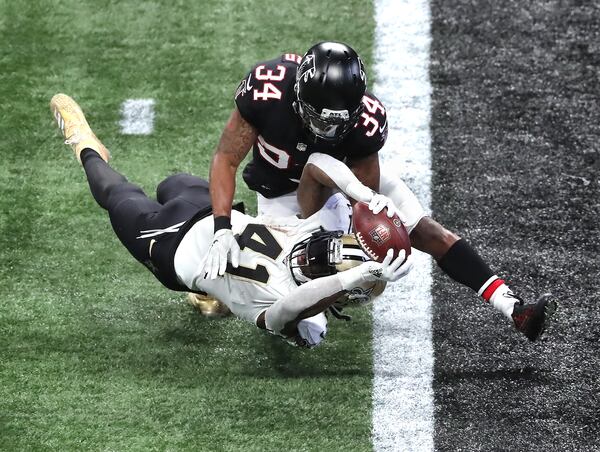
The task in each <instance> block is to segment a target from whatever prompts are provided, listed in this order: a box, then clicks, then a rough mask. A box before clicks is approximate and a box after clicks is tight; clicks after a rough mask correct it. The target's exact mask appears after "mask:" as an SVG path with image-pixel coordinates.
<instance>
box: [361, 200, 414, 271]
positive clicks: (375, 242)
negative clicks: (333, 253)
mask: <svg viewBox="0 0 600 452" xmlns="http://www.w3.org/2000/svg"><path fill="white" fill-rule="evenodd" d="M352 228H353V231H354V234H356V239H357V240H358V244H359V245H360V247H361V248H362V249H363V251H364V252H365V253H366V254H367V255H368V256H369V257H371V259H373V260H375V261H377V262H383V259H384V258H385V255H386V254H387V252H388V250H389V249H390V248H392V249H393V250H394V257H396V256H397V255H398V253H399V252H400V250H405V251H406V256H407V257H408V255H409V254H410V249H411V247H410V238H409V237H408V231H407V230H406V228H405V227H404V225H403V224H402V221H401V220H400V218H399V217H398V216H397V215H394V216H393V217H392V218H389V217H388V216H387V209H383V211H381V212H379V213H378V214H377V215H375V214H374V213H373V212H371V211H370V210H369V205H368V204H367V203H364V202H357V203H356V204H354V207H353V208H352Z"/></svg>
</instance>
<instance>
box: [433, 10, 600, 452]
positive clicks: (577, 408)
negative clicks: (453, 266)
mask: <svg viewBox="0 0 600 452" xmlns="http://www.w3.org/2000/svg"><path fill="white" fill-rule="evenodd" d="M431 7H432V34H433V42H432V49H431V81H432V85H433V90H434V91H433V103H432V110H433V111H432V138H433V144H432V146H433V151H432V152H433V159H434V162H433V168H434V181H433V187H434V193H433V210H434V216H435V217H436V218H437V219H438V220H439V221H440V222H441V223H442V224H444V225H446V226H447V227H448V228H449V229H452V230H454V231H456V232H458V233H459V235H461V236H463V237H465V238H467V239H468V240H469V241H470V242H471V243H472V244H473V245H475V246H476V248H477V249H478V250H479V252H480V254H481V255H482V256H484V258H486V259H487V260H488V261H489V262H490V264H491V266H492V268H493V269H495V270H496V271H497V273H498V274H499V275H500V276H502V277H504V278H505V279H506V280H507V283H508V284H509V285H510V286H511V288H513V290H515V292H517V293H518V294H520V295H521V296H522V297H524V298H526V299H528V300H533V299H534V298H535V296H536V295H537V294H539V293H543V292H547V291H551V292H554V293H555V294H556V295H557V296H558V298H559V300H560V301H561V306H560V308H559V312H558V314H557V315H556V318H555V321H554V322H553V323H552V324H551V325H550V326H549V328H548V331H547V332H546V335H545V337H544V338H543V340H542V341H540V342H539V343H536V344H531V343H529V342H528V341H527V340H526V339H525V337H523V336H522V335H520V334H519V333H517V332H516V331H515V330H514V329H513V328H512V327H511V326H510V325H509V323H508V321H507V320H506V319H505V318H504V317H502V316H501V315H500V314H499V313H497V312H496V311H495V310H494V309H493V308H492V307H491V306H488V305H485V304H484V303H483V302H482V301H481V300H480V299H478V298H477V297H476V296H475V295H474V294H473V293H472V292H471V291H470V290H469V289H466V288H464V287H461V286H458V285H457V284H456V283H453V282H451V281H450V280H449V279H448V278H447V277H446V276H445V275H443V274H442V273H441V271H439V269H438V270H436V275H435V283H434V324H433V326H434V346H435V359H436V363H435V380H434V389H435V394H436V396H435V397H436V400H435V401H436V413H435V414H436V429H435V431H436V437H435V445H436V449H437V450H464V451H472V450H519V451H533V450H582V451H583V450H600V425H599V424H600V375H599V373H600V296H599V290H598V277H599V274H600V257H599V253H600V226H599V224H600V82H599V78H600V4H598V3H596V2H591V1H589V2H588V1H582V0H571V1H537V0H536V1H531V2H521V1H516V0H509V1H500V2H495V1H481V2H465V1H458V0H451V1H446V0H443V1H442V0H435V1H433V2H432V5H431Z"/></svg>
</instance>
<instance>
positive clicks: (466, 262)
mask: <svg viewBox="0 0 600 452" xmlns="http://www.w3.org/2000/svg"><path fill="white" fill-rule="evenodd" d="M379 190H380V192H381V193H382V194H383V195H386V196H388V197H389V198H391V199H392V201H394V204H395V205H396V207H397V208H398V210H399V212H400V216H401V217H402V219H403V220H407V222H408V224H407V229H408V230H409V231H410V239H411V242H412V245H413V247H415V248H417V249H419V250H421V251H424V252H426V253H428V254H430V255H431V256H432V257H433V258H434V259H435V260H436V262H437V263H438V265H439V267H440V268H441V269H442V270H443V271H444V272H445V273H446V274H447V275H448V276H449V277H450V278H452V279H453V280H455V281H457V282H458V283H460V284H463V285H465V286H467V287H470V288H471V289H473V290H474V291H475V292H477V294H478V295H479V296H481V297H482V298H483V299H484V300H485V301H486V302H489V303H490V304H491V305H492V306H493V307H494V308H495V309H497V310H498V311H500V312H501V313H502V314H504V315H505V316H506V317H507V318H508V319H509V320H510V321H511V322H512V323H514V325H515V327H516V328H517V330H519V331H520V332H522V333H523V334H524V335H525V336H526V337H527V338H528V339H529V340H531V341H535V340H536V339H538V337H539V336H540V335H541V334H542V333H543V331H544V328H545V326H546V322H547V321H548V319H549V318H550V317H551V316H552V315H553V314H554V312H555V310H556V308H557V302H556V300H555V299H554V298H553V297H552V296H551V295H550V294H544V295H541V296H540V297H539V298H538V299H537V301H536V302H535V303H527V304H526V303H524V302H523V300H522V299H521V298H519V297H518V296H516V295H515V294H514V293H513V292H512V291H511V290H510V289H509V288H508V286H507V285H506V284H505V282H504V280H502V279H500V278H499V277H498V276H497V275H496V274H494V272H493V271H492V270H491V269H490V267H489V266H488V264H487V263H486V262H485V261H484V260H483V259H482V258H481V257H480V256H479V254H478V253H477V251H475V249H474V248H473V247H472V246H471V245H470V244H469V242H467V241H466V240H465V239H462V238H460V237H459V236H457V235H456V234H454V233H453V232H451V231H449V230H447V229H446V228H444V227H443V226H442V225H440V224H439V223H438V222H436V221H435V220H433V219H432V218H431V217H429V216H425V212H424V210H423V208H422V207H421V204H420V203H419V201H418V200H417V198H416V196H415V195H414V194H413V193H412V191H411V190H410V189H409V188H408V187H407V186H406V185H405V184H404V182H402V181H401V180H400V179H399V178H397V177H393V176H390V175H388V174H386V173H385V172H384V171H382V173H381V179H380V187H379Z"/></svg>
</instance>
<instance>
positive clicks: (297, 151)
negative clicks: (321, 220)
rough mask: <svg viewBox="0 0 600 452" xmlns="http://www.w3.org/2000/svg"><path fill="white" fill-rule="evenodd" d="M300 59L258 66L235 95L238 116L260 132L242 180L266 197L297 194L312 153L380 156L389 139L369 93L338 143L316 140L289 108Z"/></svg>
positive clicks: (293, 57) (379, 109) (342, 156)
mask: <svg viewBox="0 0 600 452" xmlns="http://www.w3.org/2000/svg"><path fill="white" fill-rule="evenodd" d="M300 59H301V57H300V56H299V55H296V54H291V53H288V54H285V55H283V56H282V57H280V58H276V59H274V60H270V61H265V62H261V63H258V64H257V65H256V66H254V68H252V70H251V71H250V72H249V73H248V74H247V75H246V78H244V79H243V80H242V82H241V83H240V85H239V87H238V89H237V91H236V93H235V103H236V105H237V108H238V110H239V111H240V114H241V115H242V117H243V118H244V119H245V120H246V121H248V122H249V123H250V124H252V126H254V127H255V128H256V130H257V131H258V139H257V140H256V143H254V147H253V154H252V160H251V161H250V163H249V164H248V165H247V166H246V168H245V169H244V174H243V176H244V180H245V181H246V184H247V185H248V187H249V188H250V189H252V190H254V191H257V192H259V193H260V194H262V195H263V196H265V197H266V198H275V197H277V196H281V195H284V194H286V193H290V192H292V191H294V190H296V188H297V187H298V182H299V180H300V176H301V175H302V169H303V168H304V165H305V164H306V161H307V160H308V157H309V155H310V154H312V153H314V152H322V153H325V154H329V155H331V156H333V157H335V158H337V159H339V160H344V159H345V158H350V159H357V158H361V157H366V156H368V155H371V154H373V153H375V152H378V151H379V150H380V149H381V148H382V147H383V144H384V143H385V140H386V138H387V118H386V112H385V107H384V106H383V105H382V104H381V102H380V101H379V99H377V98H376V97H375V96H374V95H373V94H371V93H369V92H368V91H367V92H366V93H365V95H364V97H363V104H364V106H365V108H364V111H363V113H362V115H361V117H360V118H359V120H358V123H357V124H356V126H355V127H354V129H352V131H350V133H348V135H346V136H345V137H344V139H343V140H342V141H340V142H338V143H335V144H331V143H327V142H325V141H323V140H319V139H315V138H314V137H313V136H312V135H311V134H310V133H309V131H308V130H307V129H306V128H305V127H304V125H303V123H302V120H301V119H300V116H298V114H297V113H296V112H295V111H294V108H293V103H294V101H295V100H296V96H295V93H294V84H295V82H296V71H297V69H298V65H299V62H300Z"/></svg>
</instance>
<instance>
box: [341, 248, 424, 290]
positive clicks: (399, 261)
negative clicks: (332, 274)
mask: <svg viewBox="0 0 600 452" xmlns="http://www.w3.org/2000/svg"><path fill="white" fill-rule="evenodd" d="M393 255H394V251H393V250H392V249H389V250H388V252H387V254H386V256H385V259H383V262H381V263H379V262H376V261H367V262H364V263H362V264H360V265H359V266H358V267H354V268H351V269H350V270H346V271H344V272H340V273H338V274H337V275H338V278H339V279H340V283H341V284H342V288H343V289H344V290H350V289H352V288H353V287H356V286H357V285H358V284H361V283H363V282H367V281H377V280H378V279H379V280H381V281H388V282H393V281H398V280H399V279H400V278H402V277H403V276H406V274H407V273H408V272H409V271H410V269H411V268H412V264H413V262H412V255H410V256H408V257H406V251H404V250H401V251H400V253H398V257H396V259H394V260H392V256H393ZM405 258H406V262H404V259H405Z"/></svg>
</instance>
